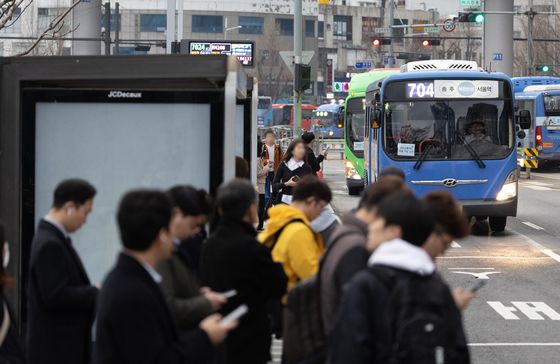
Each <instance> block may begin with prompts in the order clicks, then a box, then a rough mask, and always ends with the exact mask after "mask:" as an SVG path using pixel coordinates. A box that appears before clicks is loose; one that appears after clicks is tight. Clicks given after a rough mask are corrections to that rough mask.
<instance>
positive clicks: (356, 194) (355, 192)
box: [348, 187, 364, 196]
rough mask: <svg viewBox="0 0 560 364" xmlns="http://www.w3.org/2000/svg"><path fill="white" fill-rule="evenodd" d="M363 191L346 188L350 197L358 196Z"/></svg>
mask: <svg viewBox="0 0 560 364" xmlns="http://www.w3.org/2000/svg"><path fill="white" fill-rule="evenodd" d="M363 190H364V188H363V187H348V194H349V195H350V196H359V195H360V193H362V191H363Z"/></svg>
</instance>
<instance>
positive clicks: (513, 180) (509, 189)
mask: <svg viewBox="0 0 560 364" xmlns="http://www.w3.org/2000/svg"><path fill="white" fill-rule="evenodd" d="M515 196H517V169H514V170H513V171H511V172H509V174H508V176H507V178H506V180H505V182H504V185H503V186H502V189H501V190H500V192H498V195H497V196H496V200H497V201H505V200H509V199H510V198H514V197H515Z"/></svg>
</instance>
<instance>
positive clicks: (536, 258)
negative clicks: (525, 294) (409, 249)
mask: <svg viewBox="0 0 560 364" xmlns="http://www.w3.org/2000/svg"><path fill="white" fill-rule="evenodd" d="M543 253H544V251H543ZM544 254H546V253H544ZM547 255H548V254H547ZM557 257H558V259H560V256H557ZM550 258H552V259H555V260H556V258H553V257H551V256H550V255H549V256H548V257H509V256H508V257H502V256H499V255H486V256H479V255H456V256H453V255H446V256H444V257H437V259H523V260H527V259H535V260H538V259H550ZM558 262H560V260H558Z"/></svg>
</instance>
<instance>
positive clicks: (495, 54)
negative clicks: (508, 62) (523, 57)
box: [492, 53, 504, 61]
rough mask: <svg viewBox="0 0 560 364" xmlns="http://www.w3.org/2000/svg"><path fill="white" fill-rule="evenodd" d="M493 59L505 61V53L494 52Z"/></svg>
mask: <svg viewBox="0 0 560 364" xmlns="http://www.w3.org/2000/svg"><path fill="white" fill-rule="evenodd" d="M492 60H493V61H503V60H504V55H503V54H502V53H492Z"/></svg>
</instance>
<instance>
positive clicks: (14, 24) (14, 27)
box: [2, 8, 21, 54]
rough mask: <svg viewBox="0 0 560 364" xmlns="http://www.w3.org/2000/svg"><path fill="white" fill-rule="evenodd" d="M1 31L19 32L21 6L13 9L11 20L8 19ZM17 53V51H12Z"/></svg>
mask: <svg viewBox="0 0 560 364" xmlns="http://www.w3.org/2000/svg"><path fill="white" fill-rule="evenodd" d="M2 32H3V33H21V8H17V9H16V11H14V14H13V16H12V20H8V22H7V23H6V25H5V26H4V28H3V29H2ZM14 53H16V54H17V53H19V52H14Z"/></svg>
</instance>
